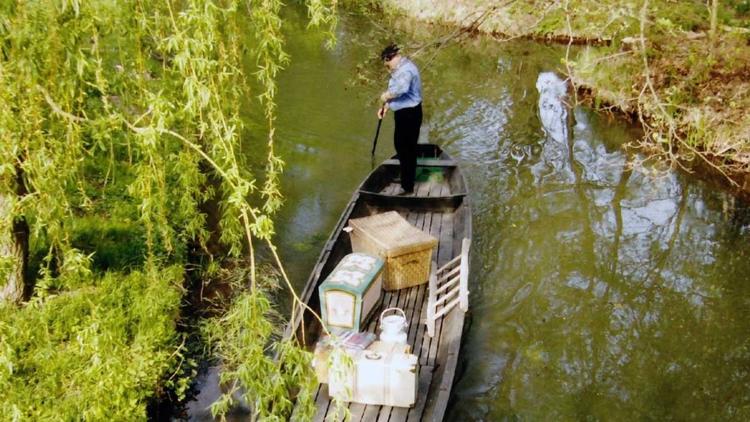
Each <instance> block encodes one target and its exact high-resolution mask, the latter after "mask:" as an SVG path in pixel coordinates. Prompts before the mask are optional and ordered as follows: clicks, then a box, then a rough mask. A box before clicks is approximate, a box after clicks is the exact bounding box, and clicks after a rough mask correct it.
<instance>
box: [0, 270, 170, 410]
mask: <svg viewBox="0 0 750 422" xmlns="http://www.w3.org/2000/svg"><path fill="white" fill-rule="evenodd" d="M181 280H182V269H181V268H179V267H170V268H165V269H163V270H152V271H148V272H143V273H142V272H133V273H131V274H129V275H127V276H124V275H120V274H116V273H108V274H106V275H105V276H103V277H100V278H93V277H89V278H87V279H86V280H85V281H80V287H79V288H78V289H76V290H75V291H71V292H65V293H61V294H59V295H55V296H51V297H48V298H47V299H45V300H38V301H35V302H34V303H32V304H31V305H29V306H26V307H24V308H16V307H12V306H4V307H0V391H2V392H3V394H2V400H0V414H2V415H4V417H10V418H11V419H21V420H24V419H26V420H105V419H106V420H132V419H144V418H145V416H146V415H145V407H146V402H147V401H148V400H149V399H150V398H151V397H153V396H154V394H155V392H156V391H155V389H154V385H155V384H156V383H157V381H158V380H159V379H160V378H161V377H162V376H163V373H164V372H165V370H167V369H168V368H169V367H170V362H171V360H172V356H170V355H171V353H172V351H171V349H172V347H173V346H171V345H172V344H174V342H175V339H176V333H175V318H176V316H177V313H178V307H179V304H180V298H181V291H180V288H179V285H180V283H181Z"/></svg>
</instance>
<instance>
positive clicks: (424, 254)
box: [349, 211, 438, 290]
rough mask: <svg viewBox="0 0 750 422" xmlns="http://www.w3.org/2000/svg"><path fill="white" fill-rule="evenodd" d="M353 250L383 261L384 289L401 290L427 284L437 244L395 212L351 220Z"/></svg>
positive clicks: (432, 238) (433, 239)
mask: <svg viewBox="0 0 750 422" xmlns="http://www.w3.org/2000/svg"><path fill="white" fill-rule="evenodd" d="M349 225H350V226H351V227H352V229H353V230H352V231H351V233H350V236H351V240H352V250H353V251H354V252H365V253H369V254H373V255H378V256H380V257H382V258H383V259H384V260H385V262H386V265H385V271H384V274H383V289H385V290H398V289H403V288H406V287H411V286H416V285H418V284H423V283H426V282H427V280H428V279H429V277H430V258H431V257H432V249H433V248H434V247H435V246H436V245H437V243H438V241H437V239H435V238H434V237H432V236H430V235H429V234H427V233H425V232H423V231H421V230H419V229H417V228H416V227H414V226H412V225H411V224H409V222H407V221H406V220H405V219H404V218H403V217H401V216H400V215H399V214H398V213H397V212H395V211H389V212H386V213H383V214H375V215H371V216H369V217H364V218H354V219H351V220H349Z"/></svg>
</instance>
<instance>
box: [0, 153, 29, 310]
mask: <svg viewBox="0 0 750 422" xmlns="http://www.w3.org/2000/svg"><path fill="white" fill-rule="evenodd" d="M16 194H17V195H18V196H19V197H22V196H24V195H26V194H27V191H26V185H25V184H24V183H23V170H21V169H20V168H19V167H16ZM11 208H12V201H11V198H9V197H7V196H4V195H0V216H2V217H5V216H7V215H8V214H10V213H12V211H13V210H12V209H11ZM0 258H2V260H3V261H6V260H7V261H6V262H8V263H9V269H8V270H7V273H6V274H7V275H6V277H5V280H0V302H12V303H16V304H18V303H21V302H22V301H23V300H24V299H26V298H28V297H30V296H31V291H32V288H33V286H31V285H30V284H26V283H25V282H24V276H25V274H26V266H27V265H28V261H29V225H28V224H27V223H26V219H24V218H23V217H20V218H15V219H14V220H13V225H12V227H11V230H8V231H6V232H5V233H0Z"/></svg>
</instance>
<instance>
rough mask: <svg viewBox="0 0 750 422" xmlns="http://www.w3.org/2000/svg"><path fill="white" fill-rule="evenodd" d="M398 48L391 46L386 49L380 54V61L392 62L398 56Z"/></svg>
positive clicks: (394, 45)
mask: <svg viewBox="0 0 750 422" xmlns="http://www.w3.org/2000/svg"><path fill="white" fill-rule="evenodd" d="M398 50H399V48H398V46H397V45H396V44H389V45H388V47H386V48H384V49H383V51H381V52H380V60H390V59H392V58H393V56H395V55H396V54H398Z"/></svg>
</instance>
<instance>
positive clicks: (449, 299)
mask: <svg viewBox="0 0 750 422" xmlns="http://www.w3.org/2000/svg"><path fill="white" fill-rule="evenodd" d="M470 245H471V241H470V240H469V239H464V240H463V242H462V243H461V254H460V255H459V256H457V257H455V258H453V259H452V260H450V261H449V262H448V263H447V264H445V265H443V266H442V267H441V268H438V269H437V271H433V272H432V274H430V282H429V283H430V284H429V288H428V290H429V292H428V295H429V296H428V299H427V320H426V321H425V324H427V335H429V336H430V337H434V336H435V322H436V321H437V320H438V319H440V318H442V317H444V316H445V315H447V314H448V312H450V311H451V309H453V308H455V307H456V305H458V306H459V307H460V309H461V311H463V312H466V311H468V310H469V246H470ZM432 268H433V269H434V268H435V265H433V267H432Z"/></svg>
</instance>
